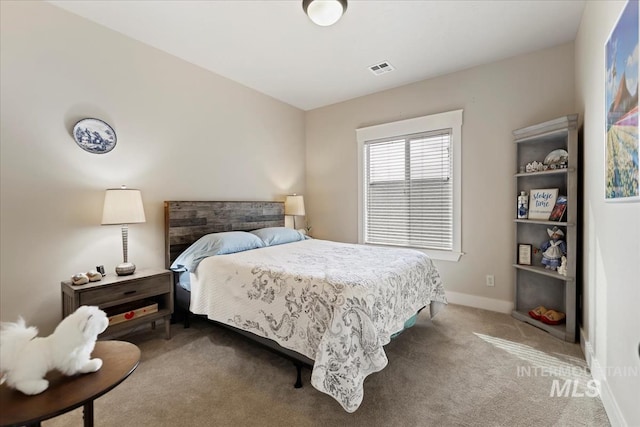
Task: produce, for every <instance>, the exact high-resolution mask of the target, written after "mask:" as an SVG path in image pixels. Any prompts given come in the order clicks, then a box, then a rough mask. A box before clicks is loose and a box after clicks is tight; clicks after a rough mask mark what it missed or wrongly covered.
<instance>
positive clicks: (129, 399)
mask: <svg viewBox="0 0 640 427" xmlns="http://www.w3.org/2000/svg"><path fill="white" fill-rule="evenodd" d="M425 311H426V310H425ZM163 329H164V328H162V327H160V328H158V329H156V331H155V332H151V331H150V330H141V331H136V332H134V333H132V334H130V335H129V336H126V337H123V338H121V339H124V340H127V341H131V342H133V343H135V344H137V345H138V346H139V347H140V348H141V350H142V360H141V362H140V365H139V366H138V368H137V370H136V371H135V372H134V373H133V374H132V375H131V376H130V377H129V378H128V379H127V380H125V381H124V382H123V383H122V384H120V385H119V386H118V387H116V388H115V389H114V390H112V391H111V392H109V393H107V394H106V395H104V396H102V397H100V398H99V399H97V400H96V402H95V425H96V426H97V427H99V426H343V425H344V426H346V425H349V426H484V427H486V426H544V427H549V426H608V425H609V422H608V419H607V416H606V413H605V411H604V408H603V406H602V402H601V401H600V399H599V398H598V397H589V395H588V394H589V393H588V392H589V391H591V389H589V388H588V386H587V384H588V380H589V379H590V378H589V377H588V372H587V371H586V367H585V366H586V365H585V363H584V358H583V357H582V353H581V351H580V347H579V345H577V344H569V343H565V342H563V341H560V340H558V339H556V338H553V337H551V336H550V335H549V334H547V333H545V332H543V331H541V330H538V329H536V328H534V327H532V326H530V325H527V324H524V323H522V322H519V321H517V320H515V319H513V318H511V317H510V316H508V315H505V314H499V313H493V312H489V311H484V310H478V309H473V308H468V307H461V306H455V305H449V306H448V307H446V308H445V309H444V310H443V311H442V312H440V313H439V314H438V316H437V317H436V318H435V319H434V320H430V319H429V318H428V313H423V314H421V316H420V318H419V320H418V323H417V324H416V326H414V327H413V328H411V329H410V330H408V331H406V332H405V333H403V334H402V335H401V336H400V337H399V338H398V339H396V340H394V341H393V342H392V343H390V344H389V345H388V346H387V347H386V352H387V355H388V358H389V365H388V366H387V367H386V368H385V369H384V370H383V371H381V372H379V373H377V374H373V375H371V376H370V377H368V378H367V380H366V381H365V393H364V401H363V403H362V405H361V406H360V408H359V409H358V410H357V411H356V412H355V413H353V414H348V413H346V412H345V411H344V410H343V409H342V408H341V407H340V405H339V404H338V403H337V402H336V401H334V400H333V399H332V398H331V397H329V396H327V395H325V394H323V393H321V392H319V391H317V390H316V389H314V388H313V387H312V386H311V385H310V383H309V380H310V375H311V373H310V371H309V370H307V369H305V370H304V371H303V380H304V382H305V385H304V387H303V388H301V389H294V388H293V383H294V381H295V369H294V367H293V365H292V364H291V362H288V361H287V360H285V359H282V358H280V357H278V356H277V355H275V354H273V353H271V352H269V351H267V350H264V349H262V348H261V347H258V346H256V345H255V344H253V343H250V342H248V341H246V340H245V339H244V338H242V337H239V336H238V335H235V334H233V333H231V332H228V331H226V330H224V329H222V328H220V327H218V326H215V325H213V324H211V323H209V322H206V321H204V320H195V321H194V322H193V323H192V327H191V328H190V329H183V328H182V325H172V333H173V338H172V339H171V340H165V339H164V334H163ZM567 374H569V375H572V376H571V378H569V377H567V376H566V375H567ZM556 375H565V376H556ZM567 379H569V380H570V381H572V384H573V380H576V381H578V388H577V389H576V392H575V394H574V396H575V397H572V396H571V393H569V396H568V397H565V396H562V397H558V396H553V397H552V396H551V392H552V386H553V383H554V380H555V381H557V385H564V384H565V380H567ZM557 391H558V390H556V394H557ZM572 393H574V392H573V389H572ZM591 394H593V393H591ZM580 395H584V396H582V397H580ZM43 425H44V426H47V427H49V426H80V425H82V411H81V410H80V409H78V410H75V411H72V412H70V413H68V414H64V415H62V416H59V417H57V418H54V419H51V420H49V421H45V422H44V423H43Z"/></svg>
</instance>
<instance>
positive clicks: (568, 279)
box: [513, 264, 575, 282]
mask: <svg viewBox="0 0 640 427" xmlns="http://www.w3.org/2000/svg"><path fill="white" fill-rule="evenodd" d="M513 266H514V267H515V268H517V269H520V270H524V271H529V272H531V273H536V274H541V275H543V276H548V277H553V278H554V279H558V280H562V281H564V282H573V281H574V280H575V279H574V278H573V277H571V276H563V275H562V274H558V272H557V271H555V270H549V269H548V268H544V267H536V266H533V265H521V264H513Z"/></svg>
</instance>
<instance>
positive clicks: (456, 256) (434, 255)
mask: <svg viewBox="0 0 640 427" xmlns="http://www.w3.org/2000/svg"><path fill="white" fill-rule="evenodd" d="M414 249H416V250H418V251H420V252H424V253H425V254H427V255H428V256H429V258H431V259H433V260H438V261H451V262H458V261H460V258H462V255H464V252H454V251H437V250H433V249H418V248H414Z"/></svg>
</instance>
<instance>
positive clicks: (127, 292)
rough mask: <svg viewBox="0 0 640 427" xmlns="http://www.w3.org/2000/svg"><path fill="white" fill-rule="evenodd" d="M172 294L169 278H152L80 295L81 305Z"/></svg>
mask: <svg viewBox="0 0 640 427" xmlns="http://www.w3.org/2000/svg"><path fill="white" fill-rule="evenodd" d="M168 292H171V280H168V279H167V276H157V277H150V278H147V279H143V280H137V281H135V282H131V283H123V284H121V285H111V286H102V287H99V288H96V289H91V290H88V291H85V292H82V293H80V305H98V306H99V305H101V304H109V305H115V304H119V303H120V302H122V301H123V300H128V299H136V300H137V299H140V298H144V297H149V296H153V295H160V294H163V293H168Z"/></svg>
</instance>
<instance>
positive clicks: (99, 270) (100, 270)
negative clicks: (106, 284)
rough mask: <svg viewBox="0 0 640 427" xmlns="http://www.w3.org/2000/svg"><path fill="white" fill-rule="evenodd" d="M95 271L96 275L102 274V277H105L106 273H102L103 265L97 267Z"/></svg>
mask: <svg viewBox="0 0 640 427" xmlns="http://www.w3.org/2000/svg"><path fill="white" fill-rule="evenodd" d="M96 270H98V273H100V274H102V277H104V276H106V275H107V273H105V272H104V265H97V266H96Z"/></svg>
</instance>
